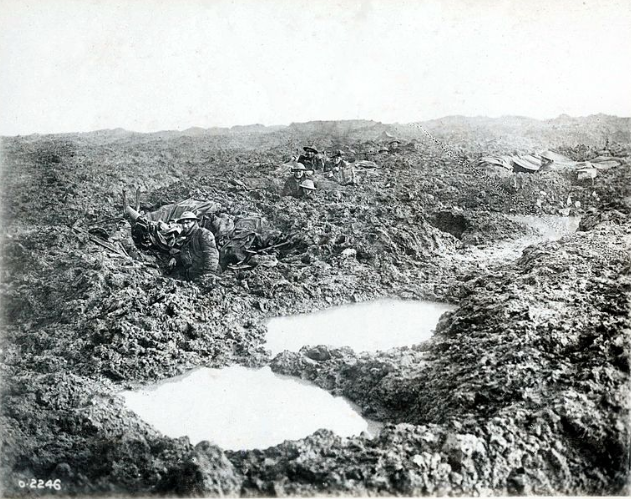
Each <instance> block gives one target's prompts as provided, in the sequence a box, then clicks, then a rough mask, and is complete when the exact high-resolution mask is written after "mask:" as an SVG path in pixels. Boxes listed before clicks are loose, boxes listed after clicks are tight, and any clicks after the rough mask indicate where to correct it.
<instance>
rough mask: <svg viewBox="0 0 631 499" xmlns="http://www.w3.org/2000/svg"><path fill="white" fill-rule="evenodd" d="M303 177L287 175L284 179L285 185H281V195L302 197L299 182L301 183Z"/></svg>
mask: <svg viewBox="0 0 631 499" xmlns="http://www.w3.org/2000/svg"><path fill="white" fill-rule="evenodd" d="M303 180H304V179H303V178H296V177H294V176H291V177H289V178H288V179H287V180H286V181H285V185H284V186H283V191H282V193H281V195H283V196H293V197H295V198H299V197H302V190H301V189H300V184H301V183H302V181H303Z"/></svg>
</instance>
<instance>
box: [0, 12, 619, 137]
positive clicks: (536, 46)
mask: <svg viewBox="0 0 631 499" xmlns="http://www.w3.org/2000/svg"><path fill="white" fill-rule="evenodd" d="M630 55H631V1H629V0H598V1H594V0H586V1H582V0H529V1H522V0H518V1H513V0H505V1H501V0H500V1H491V0H415V1H404V0H365V1H362V0H319V1H315V0H304V1H303V0H235V1H229V0H169V1H159V0H128V1H115V0H107V1H105V0H76V1H75V0H37V1H28V0H0V134H2V135H15V134H27V133H33V132H39V133H48V132H70V131H88V130H96V129H102V128H115V127H122V128H126V129H129V130H136V131H155V130H164V129H185V128H188V127H190V126H202V127H209V126H232V125H245V124H252V123H262V124H266V125H270V124H288V123H290V122H292V121H309V120H327V119H354V118H364V119H374V120H379V121H384V122H388V123H392V122H410V121H419V120H426V119H431V118H438V117H442V116H446V115H453V114H461V115H467V116H476V115H485V116H500V115H507V114H517V115H524V116H531V117H535V118H551V117H556V116H558V115H559V114H561V113H567V114H570V115H573V116H584V115H588V114H594V113H599V112H603V113H609V114H616V115H618V116H631V63H630V60H631V57H630Z"/></svg>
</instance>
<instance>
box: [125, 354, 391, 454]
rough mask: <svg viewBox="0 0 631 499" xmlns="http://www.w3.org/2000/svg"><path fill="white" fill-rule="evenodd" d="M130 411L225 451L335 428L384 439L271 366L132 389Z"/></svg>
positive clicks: (374, 427)
mask: <svg viewBox="0 0 631 499" xmlns="http://www.w3.org/2000/svg"><path fill="white" fill-rule="evenodd" d="M121 395H122V396H123V398H124V399H125V403H126V405H127V407H128V408H129V409H131V410H132V411H134V412H135V413H136V414H138V415H139V416H140V417H141V418H142V419H144V420H145V421H146V422H148V423H149V424H151V425H152V426H153V427H154V428H156V429H157V430H159V431H160V432H161V433H163V434H164V435H167V436H169V437H173V438H177V437H182V436H188V437H189V439H190V440H191V442H192V443H193V444H194V445H195V444H197V443H199V442H201V441H202V440H208V441H210V442H212V443H214V444H216V445H218V446H219V447H221V448H223V449H230V450H241V449H256V448H258V449H262V448H267V447H270V446H273V445H277V444H279V443H282V442H283V441H285V440H297V439H300V438H303V437H306V436H308V435H310V434H312V433H313V432H314V431H316V430H318V429H321V428H327V429H330V430H332V431H334V432H335V433H337V434H338V435H340V436H351V435H359V434H360V433H361V432H366V433H367V434H369V435H375V434H376V433H378V431H379V428H380V427H381V424H380V423H377V422H374V421H370V420H367V419H364V418H363V417H362V416H361V415H360V413H359V412H358V410H357V408H356V407H355V406H354V405H353V404H351V403H350V402H349V401H348V400H346V399H344V398H342V397H334V396H333V395H331V394H330V393H329V392H327V391H325V390H322V389H320V388H318V387H317V386H315V385H313V384H311V383H307V382H305V381H301V380H297V379H296V378H292V377H288V376H281V375H277V374H274V373H273V372H272V371H271V370H270V368H269V367H264V368H262V369H248V368H245V367H240V366H231V367H227V368H223V369H209V368H198V369H195V370H193V371H191V372H189V373H187V374H185V375H182V376H178V377H176V378H172V379H170V380H167V381H164V382H161V383H159V384H156V385H153V386H148V387H143V388H141V389H138V390H134V391H125V392H122V393H121Z"/></svg>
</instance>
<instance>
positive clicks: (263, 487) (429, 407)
mask: <svg viewBox="0 0 631 499" xmlns="http://www.w3.org/2000/svg"><path fill="white" fill-rule="evenodd" d="M309 139H310V138H309V137H304V141H305V143H307V142H309V141H310V140H309ZM254 142H256V141H254ZM252 143H253V140H252V139H248V140H247V141H244V142H243V143H240V142H239V141H237V140H236V139H234V138H232V139H230V140H228V139H225V138H222V137H206V136H200V137H188V136H178V135H172V136H168V137H163V136H157V135H150V134H149V135H142V134H129V133H124V132H118V133H92V134H72V135H54V136H27V137H13V138H4V139H3V140H2V146H3V163H4V171H3V177H4V178H3V185H4V187H3V190H2V196H3V199H2V206H3V211H4V214H3V215H4V217H3V220H4V221H5V224H4V227H3V251H2V260H3V261H2V273H3V278H2V308H3V314H4V319H3V323H4V334H3V336H2V340H1V341H2V346H1V356H2V367H1V368H2V373H1V376H2V381H3V384H2V420H1V428H2V445H3V448H2V452H1V459H2V461H1V474H2V475H1V477H2V485H3V489H4V490H3V493H4V495H5V496H22V495H46V494H60V493H63V494H66V495H105V494H107V495H109V494H113V493H125V494H140V495H148V494H168V495H176V494H177V495H187V496H191V495H219V494H229V495H255V496H256V495H266V496H267V495H287V494H292V495H296V494H298V495H313V494H340V493H344V494H356V495H393V494H403V495H420V494H441V495H444V494H451V495H463V494H464V495H476V494H482V495H506V494H573V495H578V494H606V495H607V494H623V493H629V489H628V486H627V483H628V476H629V451H630V449H631V445H630V440H629V351H630V350H629V334H630V333H629V316H630V315H629V312H630V310H629V305H630V302H629V291H630V289H629V288H630V286H631V281H630V279H629V270H630V268H631V257H630V253H629V245H630V243H631V222H630V217H629V215H630V214H631V197H630V196H631V192H629V190H630V186H631V178H630V177H631V174H630V171H631V170H630V168H629V161H628V160H626V159H625V160H624V164H623V165H622V166H620V167H617V168H613V169H611V170H608V171H606V172H601V174H600V175H599V176H598V177H597V178H596V179H595V183H594V185H592V184H591V182H586V183H583V182H581V183H579V182H578V181H577V180H576V174H575V172H570V171H552V172H546V173H540V174H536V175H531V176H529V177H528V178H527V181H526V183H525V186H524V188H523V189H521V190H518V191H516V190H515V189H514V188H513V179H512V178H511V177H510V176H506V175H502V174H500V172H489V171H486V170H484V169H482V168H479V167H476V166H473V164H466V163H464V164H463V163H458V162H457V161H454V160H452V159H449V158H448V159H445V158H444V156H442V155H441V151H437V150H431V148H427V149H423V148H421V149H420V150H414V149H410V150H403V151H400V152H398V153H394V154H381V155H378V156H375V157H374V160H375V161H376V162H377V163H378V164H379V166H380V167H379V168H378V169H375V170H365V171H361V172H360V173H359V177H360V180H361V183H360V185H359V186H346V187H340V186H338V185H336V184H333V183H330V182H326V181H322V180H320V182H319V189H318V191H317V196H316V199H315V201H313V202H311V203H309V202H305V201H302V200H296V199H293V198H281V197H280V196H279V192H280V187H281V185H282V182H283V181H284V176H283V175H282V174H280V173H278V172H279V167H280V165H281V164H282V163H283V162H284V161H286V160H287V159H288V157H289V155H290V154H291V153H293V150H291V149H288V146H287V144H275V145H271V146H270V145H265V146H262V145H261V144H258V145H257V147H253V146H252ZM348 146H349V148H351V147H352V148H353V150H355V151H357V155H358V157H359V155H360V151H361V148H362V144H361V143H357V144H348ZM549 146H559V147H561V149H562V150H564V151H565V152H566V153H568V154H569V153H574V154H578V153H579V152H580V151H581V149H580V148H574V149H571V148H567V147H566V148H565V149H563V146H564V145H563V144H549ZM460 147H461V150H464V151H466V152H467V157H468V158H469V159H471V160H474V159H475V157H476V155H477V156H480V155H482V154H484V153H485V151H484V150H482V149H481V148H479V147H478V148H477V149H476V146H475V144H470V143H466V144H461V145H460ZM577 151H578V152H577ZM575 159H580V158H575ZM136 186H139V187H141V188H142V197H141V200H142V207H143V209H145V210H147V211H148V210H151V209H155V208H157V207H159V206H160V205H162V204H166V203H168V202H175V201H179V200H183V199H186V198H188V197H193V196H195V197H198V198H201V199H211V200H214V201H216V202H218V203H219V204H220V206H221V209H222V211H225V212H227V213H229V214H231V215H242V214H246V213H248V214H257V215H263V216H265V217H266V218H267V219H268V220H269V221H270V223H271V224H272V226H273V227H274V228H276V229H278V230H280V231H282V232H283V233H284V234H285V235H287V236H288V237H289V239H290V241H291V244H290V245H287V246H285V247H283V248H281V249H279V250H277V251H276V253H275V254H274V255H273V257H271V258H266V259H262V260H261V264H260V265H259V266H258V267H256V268H254V269H251V270H238V271H227V272H225V273H224V274H222V275H221V279H220V280H219V281H218V283H217V285H216V287H215V288H214V289H212V290H202V289H200V288H199V287H198V286H197V285H196V284H192V283H188V282H183V281H179V280H176V279H173V278H172V276H170V275H168V273H167V272H166V271H165V263H166V262H165V259H164V258H161V257H160V256H156V255H153V254H149V253H146V252H140V251H138V249H137V248H135V246H134V244H133V241H132V240H131V237H130V225H129V223H128V222H127V221H126V220H125V219H124V218H123V216H122V207H121V203H120V192H121V190H122V189H123V188H126V189H128V190H132V189H133V188H135V187H136ZM542 192H543V193H545V194H542ZM568 198H569V202H568ZM576 201H578V203H576ZM559 213H561V214H563V215H580V216H582V217H583V219H582V222H581V227H580V229H579V231H578V232H577V233H576V234H574V235H571V236H568V237H566V238H563V239H562V240H560V241H555V242H548V243H541V244H537V245H533V246H530V247H528V248H527V249H526V250H525V251H524V252H523V254H522V256H521V257H520V258H519V259H517V260H507V261H499V262H497V263H493V264H492V265H488V262H484V261H480V259H479V258H474V257H472V256H471V254H472V253H470V252H469V250H470V249H471V248H472V247H483V248H492V247H493V245H494V244H496V243H498V242H501V241H506V240H511V239H517V238H519V237H522V236H525V235H529V234H530V235H532V229H530V228H528V227H526V226H524V225H522V224H520V223H516V222H513V221H511V220H510V219H509V218H507V215H508V214H559ZM90 231H92V232H93V233H95V231H96V233H98V234H101V235H105V234H106V235H107V238H108V239H107V240H108V242H110V243H111V244H113V245H115V246H113V247H114V248H123V249H124V250H123V249H121V250H120V251H111V250H108V249H106V248H104V247H102V246H100V245H98V244H95V243H94V241H93V240H91V239H90ZM118 245H119V246H118ZM347 249H352V250H354V251H350V252H349V251H346V252H345V251H344V250H347ZM385 296H388V297H400V298H405V299H421V298H427V299H432V300H440V301H445V302H449V303H452V304H455V305H458V306H459V308H458V309H457V310H455V311H454V312H450V313H448V314H446V315H445V316H443V318H442V320H441V321H440V323H439V325H438V327H437V333H436V335H435V336H434V338H433V339H432V340H431V341H429V342H427V343H425V344H421V345H411V346H410V347H406V348H398V349H393V350H390V351H388V352H380V353H377V354H374V355H369V354H365V353H364V354H362V353H358V352H353V351H352V350H350V349H331V350H329V349H326V348H313V347H315V346H311V347H305V348H304V349H303V350H302V351H301V352H300V353H289V352H285V353H282V354H280V355H278V356H277V357H276V358H273V359H272V358H270V355H269V352H267V351H266V350H265V321H266V320H267V319H268V318H270V317H273V316H277V315H286V314H292V313H298V312H308V311H313V310H317V309H324V308H327V307H331V306H334V305H338V304H343V303H351V302H360V301H367V300H370V299H373V298H376V297H385ZM231 364H241V365H245V366H262V365H267V364H270V365H271V367H272V369H273V370H275V371H276V372H279V373H283V374H290V375H294V376H297V377H301V378H304V379H308V380H311V381H313V382H314V383H316V384H317V385H319V386H321V387H323V388H325V389H327V390H329V391H331V392H332V393H334V394H343V395H344V396H346V397H347V398H349V399H350V400H352V401H354V402H355V403H357V404H358V405H359V406H360V407H361V409H362V411H363V413H364V415H365V416H367V417H370V418H372V419H375V420H378V421H382V422H384V423H387V425H386V427H385V429H384V430H383V431H382V432H381V434H380V435H379V436H378V437H377V438H375V439H370V438H368V437H367V436H358V437H353V438H340V437H338V436H336V435H334V434H332V433H331V432H328V431H319V432H317V433H315V434H314V435H311V436H309V437H307V438H305V439H303V440H300V441H295V442H285V443H283V444H281V445H278V446H276V447H273V448H270V449H265V450H254V451H242V452H224V451H222V450H221V449H219V448H217V447H214V446H213V445H211V444H209V443H201V444H199V445H197V446H192V445H191V444H190V442H189V441H188V439H186V438H181V439H171V438H165V437H163V436H162V435H161V434H159V433H158V432H156V431H155V430H154V429H153V428H151V427H150V426H149V425H147V424H146V423H144V422H143V421H142V420H140V419H139V418H138V417H137V416H136V415H135V414H133V413H131V412H130V411H128V410H126V409H125V407H124V405H123V402H122V399H121V398H120V397H119V396H118V395H117V394H118V392H120V391H121V390H123V389H126V388H130V387H132V386H137V384H138V383H143V382H150V381H156V380H159V379H164V378H167V377H170V376H173V375H176V374H181V373H183V372H185V371H187V370H189V369H191V368H193V367H195V366H207V367H220V366H227V365H231ZM217 403H221V401H220V400H218V401H217ZM32 479H37V480H39V479H43V480H49V479H50V480H55V479H59V480H60V483H61V487H62V490H61V491H60V492H56V491H54V490H50V489H46V488H44V489H31V488H30V487H29V484H30V483H31V480H32ZM21 484H26V486H25V487H21Z"/></svg>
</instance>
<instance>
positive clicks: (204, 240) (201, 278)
mask: <svg viewBox="0 0 631 499" xmlns="http://www.w3.org/2000/svg"><path fill="white" fill-rule="evenodd" d="M177 222H178V223H179V224H180V225H181V226H182V234H181V235H182V236H184V238H185V240H184V243H183V244H182V247H181V249H180V253H179V255H178V256H179V258H178V259H177V260H176V259H175V258H173V259H171V262H170V266H171V267H174V266H175V265H177V264H179V265H181V266H182V268H183V270H184V274H185V276H186V278H187V279H188V280H191V281H197V282H199V283H200V284H202V285H210V284H211V283H212V280H213V276H214V274H215V273H216V272H217V266H218V264H219V251H217V245H216V244H215V237H214V236H213V233H212V232H210V231H209V230H208V229H205V228H203V227H200V226H199V218H197V215H195V213H193V212H192V211H185V212H184V213H182V215H181V216H180V218H178V220H177Z"/></svg>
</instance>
